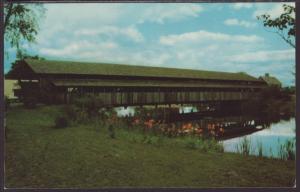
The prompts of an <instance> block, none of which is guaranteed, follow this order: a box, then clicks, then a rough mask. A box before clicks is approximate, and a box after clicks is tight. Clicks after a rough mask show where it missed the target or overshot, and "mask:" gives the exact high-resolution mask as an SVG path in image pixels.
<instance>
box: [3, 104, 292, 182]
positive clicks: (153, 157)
mask: <svg viewBox="0 0 300 192" xmlns="http://www.w3.org/2000/svg"><path fill="white" fill-rule="evenodd" d="M58 108H59V107H57V106H52V107H38V108H37V109H34V110H28V109H23V108H22V107H21V106H19V107H14V108H11V109H10V110H9V112H8V114H7V123H8V131H7V141H6V146H5V150H6V154H5V186H6V187H8V188H11V187H25V188H26V187H33V188H35V187H41V188H42V187H48V188H52V187H56V188H60V187H64V188H70V187H75V188H78V187H80V188H101V187H125V186H130V187H237V186H243V187H258V186H259V187H277V186H280V187H288V186H292V185H293V183H294V178H295V162H294V161H281V160H274V159H266V158H258V157H244V156H241V155H238V154H232V153H213V152H207V153H205V152H200V151H199V150H193V149H186V148H184V147H179V146H177V145H175V144H173V143H174V140H172V139H164V140H163V142H162V143H161V144H160V145H153V144H147V143H138V142H134V140H132V139H128V138H130V136H131V134H135V133H128V132H126V131H125V130H121V129H118V130H116V139H111V138H110V137H109V136H108V132H107V130H106V129H104V128H101V126H92V125H80V126H70V127H68V128H64V129H56V128H54V119H55V116H56V115H57V114H58V113H59V110H58Z"/></svg>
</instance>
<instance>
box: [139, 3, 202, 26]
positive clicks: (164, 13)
mask: <svg viewBox="0 0 300 192" xmlns="http://www.w3.org/2000/svg"><path fill="white" fill-rule="evenodd" d="M202 11H203V8H202V6H200V5H195V4H189V3H188V4H180V3H179V4H176V3H175V4H168V5H167V6H166V5H165V4H150V5H149V7H148V8H147V9H145V10H143V13H142V14H141V16H140V19H139V23H144V22H146V21H150V22H154V23H159V24H163V23H164V22H165V21H166V20H181V19H184V18H187V17H198V15H199V13H200V12H202Z"/></svg>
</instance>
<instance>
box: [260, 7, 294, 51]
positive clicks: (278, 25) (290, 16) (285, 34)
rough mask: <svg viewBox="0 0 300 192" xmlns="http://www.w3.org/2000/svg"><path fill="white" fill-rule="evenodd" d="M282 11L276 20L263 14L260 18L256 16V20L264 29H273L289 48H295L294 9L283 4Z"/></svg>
mask: <svg viewBox="0 0 300 192" xmlns="http://www.w3.org/2000/svg"><path fill="white" fill-rule="evenodd" d="M283 10H284V12H283V13H282V14H281V15H280V16H279V17H277V18H274V19H272V18H271V16H270V15H268V14H264V15H261V16H257V19H259V20H262V21H263V23H264V26H265V27H270V28H273V29H275V33H277V34H278V35H279V36H280V37H281V38H282V39H283V40H284V41H285V42H287V43H288V44H289V45H290V46H292V47H294V48H296V45H295V35H296V25H295V12H296V9H295V7H293V6H291V5H287V4H284V5H283Z"/></svg>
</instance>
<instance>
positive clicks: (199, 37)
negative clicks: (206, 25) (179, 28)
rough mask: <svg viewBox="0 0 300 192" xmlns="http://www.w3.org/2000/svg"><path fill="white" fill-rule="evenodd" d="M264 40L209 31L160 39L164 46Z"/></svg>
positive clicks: (251, 36) (253, 36)
mask: <svg viewBox="0 0 300 192" xmlns="http://www.w3.org/2000/svg"><path fill="white" fill-rule="evenodd" d="M262 40H263V39H262V38H261V37H259V36H257V35H229V34H225V33H215V32H209V31H204V30H200V31H195V32H188V33H183V34H179V35H167V36H161V37H160V43H161V44H164V45H174V44H177V43H187V42H188V43H191V42H193V43H199V42H203V41H227V42H240V43H253V42H259V41H262Z"/></svg>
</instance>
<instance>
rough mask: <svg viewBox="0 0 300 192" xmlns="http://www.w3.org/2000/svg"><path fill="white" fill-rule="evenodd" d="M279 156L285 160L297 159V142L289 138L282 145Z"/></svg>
mask: <svg viewBox="0 0 300 192" xmlns="http://www.w3.org/2000/svg"><path fill="white" fill-rule="evenodd" d="M278 153H279V154H278V155H279V157H280V158H281V159H283V160H295V157H296V151H295V142H294V141H293V140H287V141H286V142H285V143H284V144H282V145H280V148H279V152H278Z"/></svg>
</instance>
